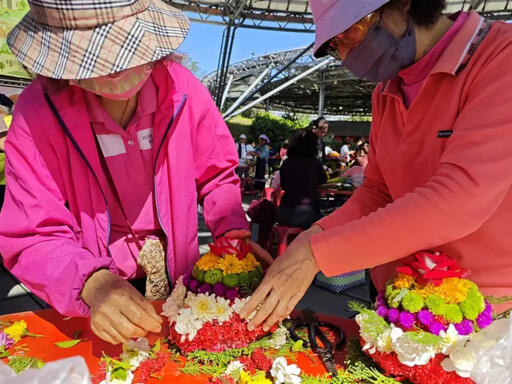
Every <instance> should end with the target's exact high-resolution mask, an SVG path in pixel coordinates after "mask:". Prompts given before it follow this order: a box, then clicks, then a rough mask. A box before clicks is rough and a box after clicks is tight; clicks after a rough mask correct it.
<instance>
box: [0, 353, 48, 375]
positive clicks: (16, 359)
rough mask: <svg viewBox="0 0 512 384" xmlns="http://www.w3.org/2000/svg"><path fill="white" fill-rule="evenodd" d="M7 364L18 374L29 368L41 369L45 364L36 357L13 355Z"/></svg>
mask: <svg viewBox="0 0 512 384" xmlns="http://www.w3.org/2000/svg"><path fill="white" fill-rule="evenodd" d="M7 365H8V366H9V367H11V369H12V370H13V371H14V372H16V374H18V373H21V372H23V371H24V370H26V369H29V368H38V369H41V368H43V366H44V362H43V360H41V359H38V358H36V357H30V356H12V357H10V358H9V362H8V363H7Z"/></svg>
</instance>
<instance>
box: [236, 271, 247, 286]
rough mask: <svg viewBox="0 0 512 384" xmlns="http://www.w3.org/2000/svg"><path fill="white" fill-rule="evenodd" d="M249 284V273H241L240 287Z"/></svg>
mask: <svg viewBox="0 0 512 384" xmlns="http://www.w3.org/2000/svg"><path fill="white" fill-rule="evenodd" d="M248 282H249V275H248V274H247V272H241V273H239V274H238V285H240V286H244V287H245V286H246V285H247V283H248Z"/></svg>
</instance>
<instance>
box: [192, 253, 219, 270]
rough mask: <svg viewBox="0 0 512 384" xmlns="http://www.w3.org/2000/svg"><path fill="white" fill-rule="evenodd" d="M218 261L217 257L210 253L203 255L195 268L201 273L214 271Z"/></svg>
mask: <svg viewBox="0 0 512 384" xmlns="http://www.w3.org/2000/svg"><path fill="white" fill-rule="evenodd" d="M218 261H219V257H218V256H217V255H214V254H213V253H211V252H208V253H206V254H204V255H203V256H202V257H201V258H200V259H199V260H198V261H197V263H196V265H197V268H199V269H200V270H201V271H209V270H210V269H214V268H215V266H216V265H217V262H218Z"/></svg>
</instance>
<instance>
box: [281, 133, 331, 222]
mask: <svg viewBox="0 0 512 384" xmlns="http://www.w3.org/2000/svg"><path fill="white" fill-rule="evenodd" d="M316 156H317V136H316V135H315V133H313V132H312V131H310V130H304V129H300V130H298V131H295V132H294V133H293V135H292V137H291V139H290V143H289V146H288V158H287V159H286V160H285V161H284V162H283V165H282V166H281V169H280V171H279V174H280V179H281V189H283V190H284V195H283V198H282V200H281V204H280V205H279V208H278V209H277V221H278V222H279V224H281V225H288V226H290V227H301V228H304V229H307V228H309V227H311V225H312V224H313V223H314V222H315V221H317V220H318V219H320V206H319V201H318V195H317V188H318V186H319V185H320V184H324V183H325V182H326V181H327V175H326V174H325V172H324V170H323V167H322V164H321V163H320V160H319V159H318V158H317V157H316Z"/></svg>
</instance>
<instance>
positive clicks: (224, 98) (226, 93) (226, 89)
mask: <svg viewBox="0 0 512 384" xmlns="http://www.w3.org/2000/svg"><path fill="white" fill-rule="evenodd" d="M232 82H233V75H229V78H228V83H227V84H226V88H225V89H224V93H223V94H222V100H221V102H220V108H219V109H220V110H221V111H222V107H224V102H225V101H226V98H227V97H228V93H229V88H231V83H232Z"/></svg>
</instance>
